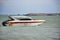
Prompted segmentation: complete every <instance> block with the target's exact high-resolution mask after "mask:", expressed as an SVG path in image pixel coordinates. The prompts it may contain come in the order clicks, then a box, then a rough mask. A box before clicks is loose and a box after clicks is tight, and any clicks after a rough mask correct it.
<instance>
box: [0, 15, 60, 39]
mask: <svg viewBox="0 0 60 40" xmlns="http://www.w3.org/2000/svg"><path fill="white" fill-rule="evenodd" d="M30 17H32V18H33V19H43V20H46V22H45V23H43V24H41V25H39V26H11V27H9V26H6V27H4V26H2V24H1V23H2V22H3V21H5V20H7V19H8V16H0V40H60V16H30Z"/></svg>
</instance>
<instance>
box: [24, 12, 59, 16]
mask: <svg viewBox="0 0 60 40" xmlns="http://www.w3.org/2000/svg"><path fill="white" fill-rule="evenodd" d="M24 15H25V16H56V15H59V16H60V13H28V14H24Z"/></svg>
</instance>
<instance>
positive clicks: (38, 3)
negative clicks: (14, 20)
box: [0, 0, 60, 14]
mask: <svg viewBox="0 0 60 40" xmlns="http://www.w3.org/2000/svg"><path fill="white" fill-rule="evenodd" d="M2 1H3V3H2V5H0V6H2V9H1V10H2V14H24V13H60V3H59V2H60V0H2ZM0 8H1V7H0Z"/></svg>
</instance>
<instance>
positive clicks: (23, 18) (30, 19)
mask: <svg viewBox="0 0 60 40" xmlns="http://www.w3.org/2000/svg"><path fill="white" fill-rule="evenodd" d="M16 19H18V20H32V19H30V18H16Z"/></svg>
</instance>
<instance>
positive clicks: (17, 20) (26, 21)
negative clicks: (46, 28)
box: [2, 16, 45, 26]
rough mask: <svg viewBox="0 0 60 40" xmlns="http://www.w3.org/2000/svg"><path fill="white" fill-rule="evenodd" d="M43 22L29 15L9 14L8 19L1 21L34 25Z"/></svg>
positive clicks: (3, 23) (4, 24)
mask: <svg viewBox="0 0 60 40" xmlns="http://www.w3.org/2000/svg"><path fill="white" fill-rule="evenodd" d="M44 22H45V20H37V19H32V18H31V17H28V16H9V20H6V21H4V22H2V25H3V26H7V25H9V26H12V25H17V24H19V25H28V26H36V25H39V24H42V23H44Z"/></svg>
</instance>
